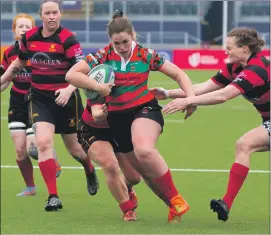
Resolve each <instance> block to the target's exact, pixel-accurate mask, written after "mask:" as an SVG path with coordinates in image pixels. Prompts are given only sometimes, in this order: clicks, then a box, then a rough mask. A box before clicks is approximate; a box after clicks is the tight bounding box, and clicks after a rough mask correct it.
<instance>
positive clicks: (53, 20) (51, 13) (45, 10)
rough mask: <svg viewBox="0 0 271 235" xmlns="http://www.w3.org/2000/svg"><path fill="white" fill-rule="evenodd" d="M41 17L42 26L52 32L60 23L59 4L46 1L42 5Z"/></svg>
mask: <svg viewBox="0 0 271 235" xmlns="http://www.w3.org/2000/svg"><path fill="white" fill-rule="evenodd" d="M41 19H42V22H43V27H44V28H46V29H47V30H48V31H50V32H52V31H55V30H57V29H58V27H59V25H60V19H61V12H60V9H59V5H58V4H57V3H55V2H46V3H44V4H43V5H42V10H41Z"/></svg>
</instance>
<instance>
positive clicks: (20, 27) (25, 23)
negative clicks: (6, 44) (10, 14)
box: [14, 18, 33, 39]
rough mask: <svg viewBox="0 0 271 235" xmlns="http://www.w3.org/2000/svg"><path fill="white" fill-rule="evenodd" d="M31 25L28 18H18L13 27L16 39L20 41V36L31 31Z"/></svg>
mask: <svg viewBox="0 0 271 235" xmlns="http://www.w3.org/2000/svg"><path fill="white" fill-rule="evenodd" d="M32 27H33V25H32V21H31V20H30V19H28V18H18V19H17V20H16V27H15V30H14V32H15V36H16V38H19V39H21V38H22V35H23V34H24V33H25V32H26V31H28V30H30V29H32Z"/></svg>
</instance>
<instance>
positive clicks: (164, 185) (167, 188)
mask: <svg viewBox="0 0 271 235" xmlns="http://www.w3.org/2000/svg"><path fill="white" fill-rule="evenodd" d="M151 181H152V183H153V184H154V186H155V187H156V188H157V189H158V190H159V191H160V192H161V193H162V194H163V195H164V196H165V197H166V198H167V199H168V200H169V201H170V199H171V198H173V197H175V196H177V195H178V191H177V189H176V187H175V185H174V183H173V180H172V176H171V173H170V170H169V169H168V171H167V172H166V174H164V175H163V176H161V177H159V178H155V179H152V180H151Z"/></svg>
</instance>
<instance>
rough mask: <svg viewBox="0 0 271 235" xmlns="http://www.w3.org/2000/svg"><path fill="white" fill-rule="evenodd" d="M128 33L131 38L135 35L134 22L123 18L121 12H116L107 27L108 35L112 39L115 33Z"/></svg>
mask: <svg viewBox="0 0 271 235" xmlns="http://www.w3.org/2000/svg"><path fill="white" fill-rule="evenodd" d="M121 32H127V33H128V34H130V35H131V36H134V35H135V30H134V26H133V24H132V22H131V21H130V20H129V19H128V18H125V17H123V12H122V11H121V10H116V11H115V13H114V14H113V16H112V20H111V21H110V22H109V23H108V25H107V33H108V35H109V37H111V36H112V35H113V34H114V33H121Z"/></svg>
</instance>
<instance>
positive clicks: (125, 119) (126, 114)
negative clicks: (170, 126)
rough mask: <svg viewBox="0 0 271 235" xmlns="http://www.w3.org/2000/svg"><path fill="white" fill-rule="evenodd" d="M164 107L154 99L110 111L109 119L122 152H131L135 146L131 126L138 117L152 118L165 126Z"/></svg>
mask: <svg viewBox="0 0 271 235" xmlns="http://www.w3.org/2000/svg"><path fill="white" fill-rule="evenodd" d="M161 109H162V107H161V106H160V105H159V104H158V101H157V100H152V101H150V102H148V103H146V104H143V105H140V106H137V107H134V108H131V109H127V110H123V111H113V112H109V114H108V117H107V121H108V124H109V126H110V129H111V130H112V133H113V136H114V138H115V140H116V141H117V143H118V145H119V151H120V152H122V153H128V152H131V151H132V150H133V149H134V147H133V143H132V135H131V126H132V123H133V121H134V120H135V119H137V118H148V119H151V120H153V121H155V122H157V123H158V124H160V126H161V127H162V130H163V127H164V118H163V115H162V112H161Z"/></svg>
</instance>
